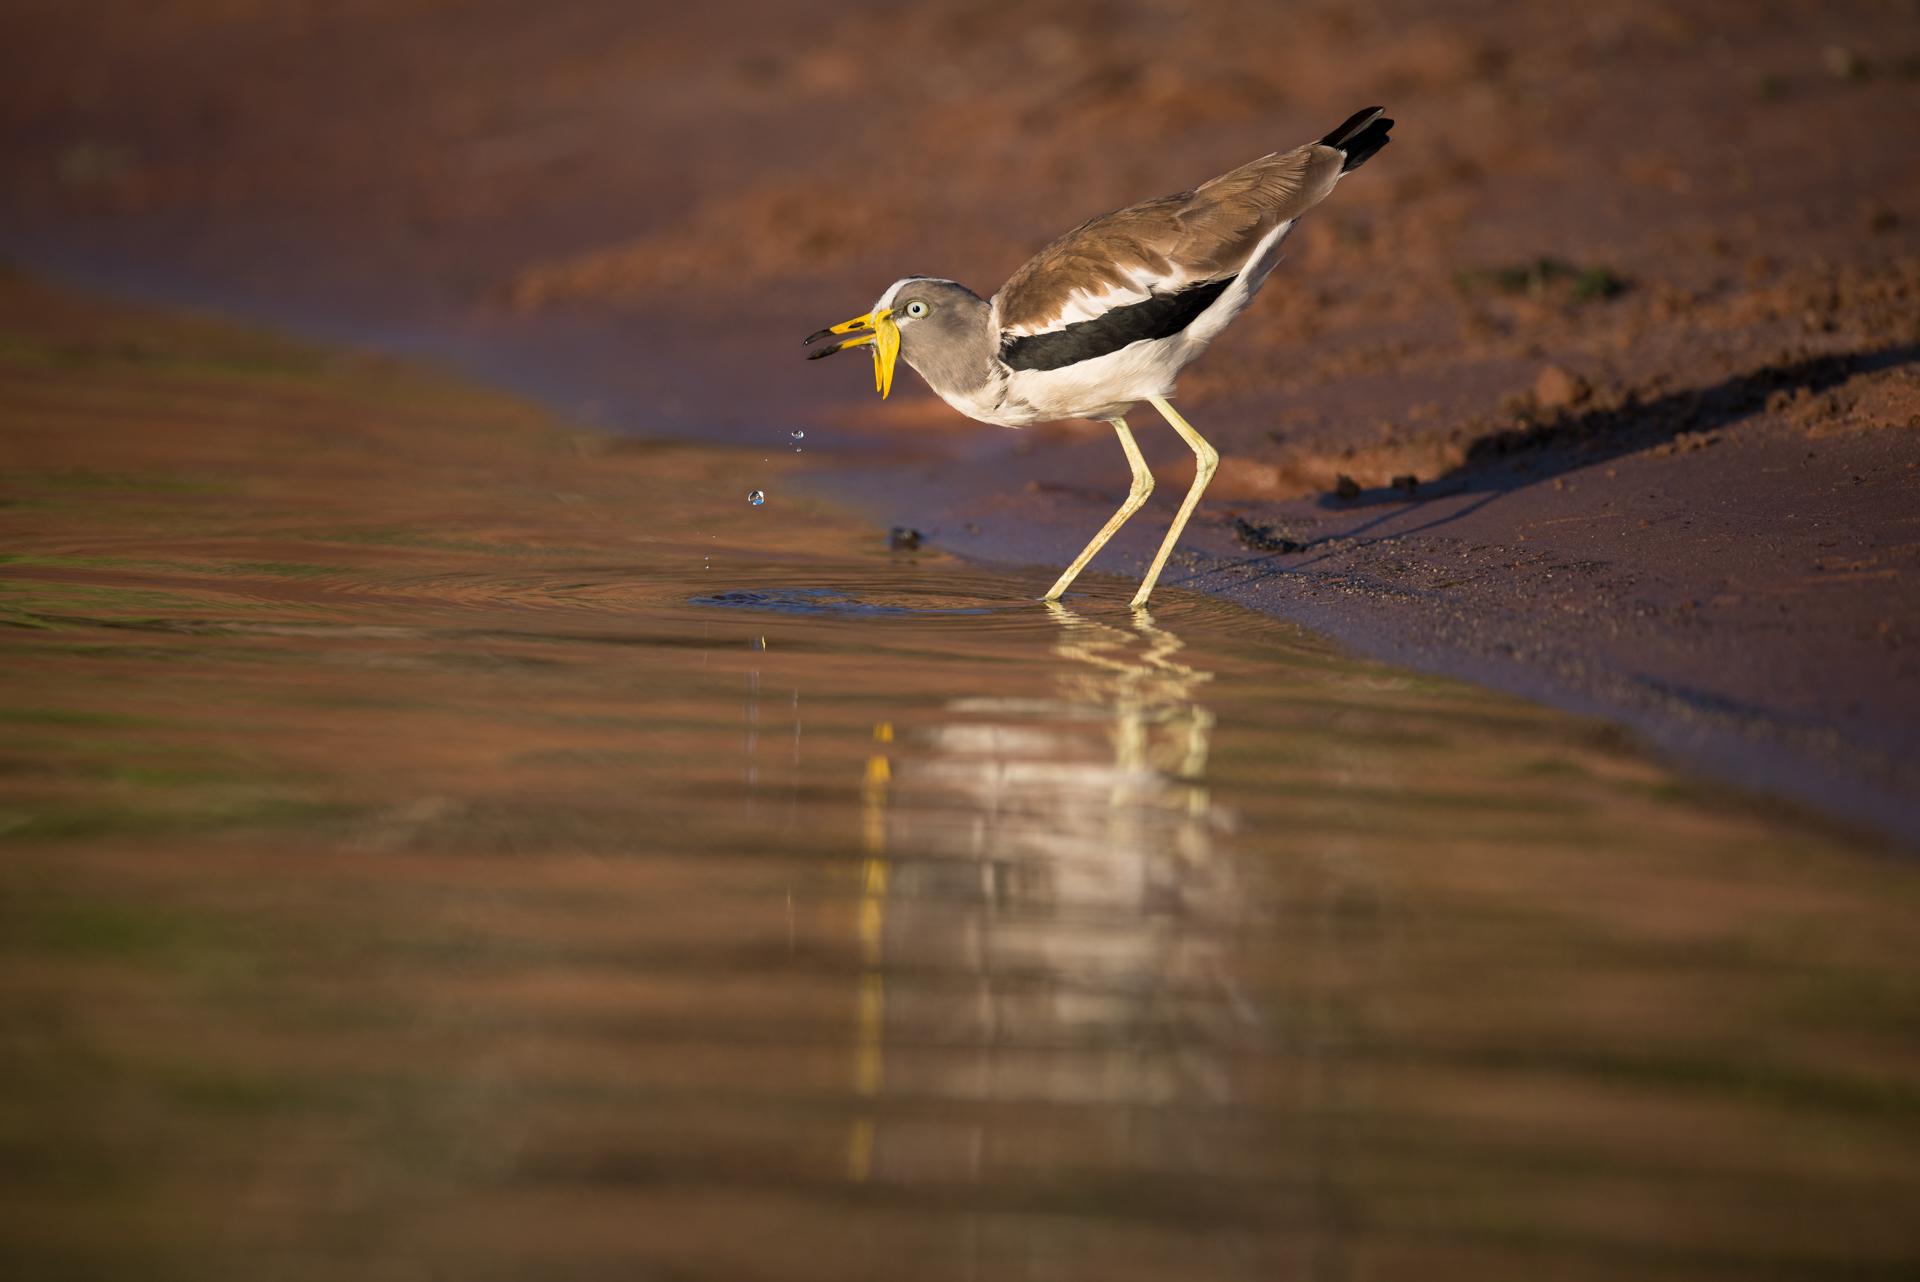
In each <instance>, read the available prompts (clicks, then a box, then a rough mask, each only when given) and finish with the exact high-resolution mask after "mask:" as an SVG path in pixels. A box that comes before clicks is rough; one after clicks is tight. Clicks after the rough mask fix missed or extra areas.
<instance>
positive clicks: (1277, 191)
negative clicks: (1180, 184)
mask: <svg viewBox="0 0 1920 1282" xmlns="http://www.w3.org/2000/svg"><path fill="white" fill-rule="evenodd" d="M1343 160H1344V156H1343V154H1342V153H1341V152H1340V151H1338V150H1336V149H1334V148H1332V147H1329V146H1325V145H1323V144H1321V143H1309V144H1308V145H1306V146H1304V147H1296V148H1294V149H1293V150H1292V151H1289V152H1284V153H1281V152H1276V153H1275V154H1273V155H1270V156H1262V157H1261V158H1260V159H1258V160H1255V161H1252V162H1251V163H1248V164H1245V165H1242V166H1240V168H1238V169H1234V170H1230V171H1229V172H1227V173H1224V174H1221V175H1220V176H1219V177H1218V178H1215V179H1214V180H1213V181H1211V182H1208V183H1203V184H1201V185H1200V186H1199V187H1196V188H1194V189H1193V190H1192V191H1183V192H1180V193H1178V194H1176V195H1172V196H1162V197H1160V198H1159V199H1158V200H1148V201H1143V202H1142V203H1140V204H1138V205H1129V206H1128V207H1127V208H1125V209H1121V210H1116V211H1115V212H1113V213H1111V214H1103V215H1102V216H1101V217H1099V218H1095V219H1093V220H1091V221H1090V222H1085V223H1082V224H1080V226H1078V227H1076V228H1074V229H1073V230H1072V231H1070V232H1068V233H1067V234H1066V235H1064V236H1062V237H1060V239H1058V240H1056V241H1054V242H1053V243H1052V244H1051V245H1048V246H1047V247H1046V248H1045V249H1043V250H1041V251H1040V252H1039V253H1038V254H1035V255H1034V256H1033V258H1032V259H1031V260H1030V261H1029V262H1028V263H1027V265H1026V266H1024V267H1022V268H1021V269H1020V270H1019V271H1017V272H1015V273H1014V274H1013V276H1012V278H1011V279H1010V280H1008V281H1007V283H1006V284H1005V285H1004V286H1002V287H1001V289H1000V293H999V294H998V295H997V296H996V297H995V300H994V301H995V302H996V303H997V304H998V306H999V309H1000V324H1001V327H1002V328H1003V329H1005V330H1008V331H1011V332H1015V333H1028V334H1031V333H1038V332H1041V331H1044V330H1046V329H1049V328H1051V327H1053V326H1054V325H1055V324H1056V323H1057V322H1058V321H1059V320H1060V318H1061V316H1062V315H1063V314H1064V313H1065V312H1066V311H1067V309H1068V307H1069V305H1070V302H1071V300H1073V299H1074V298H1075V297H1076V296H1079V297H1082V298H1092V297H1098V296H1100V295H1102V294H1105V293H1114V294H1116V295H1126V296H1129V297H1131V298H1134V299H1137V298H1138V297H1140V293H1139V281H1140V279H1141V277H1142V276H1146V277H1150V278H1153V279H1154V280H1156V281H1164V282H1165V284H1166V285H1167V287H1168V288H1173V289H1177V288H1180V287H1182V286H1184V285H1187V284H1191V283H1193V282H1196V281H1206V280H1215V279H1219V278H1222V277H1230V276H1234V275H1237V274H1238V273H1239V271H1240V269H1241V268H1242V267H1244V266H1245V265H1246V262H1247V259H1248V257H1249V256H1250V255H1252V253H1253V251H1254V249H1255V247H1256V246H1258V245H1259V243H1260V241H1261V239H1262V238H1263V237H1264V236H1266V234H1267V233H1268V232H1270V231H1272V230H1273V229H1274V228H1275V227H1277V226H1279V225H1280V224H1281V223H1283V222H1286V221H1288V220H1290V219H1294V218H1298V217H1299V216H1300V215H1301V214H1303V213H1305V212H1306V211H1307V210H1309V209H1311V208H1313V206H1314V205H1316V204H1318V203H1319V202H1320V200H1321V199H1322V198H1323V197H1325V196H1326V194H1327V192H1328V191H1330V190H1332V188H1333V184H1334V181H1335V180H1336V179H1337V178H1339V177H1340V167H1341V164H1342V162H1343ZM1115 301H1116V303H1118V302H1121V301H1124V300H1123V299H1121V298H1116V300H1115Z"/></svg>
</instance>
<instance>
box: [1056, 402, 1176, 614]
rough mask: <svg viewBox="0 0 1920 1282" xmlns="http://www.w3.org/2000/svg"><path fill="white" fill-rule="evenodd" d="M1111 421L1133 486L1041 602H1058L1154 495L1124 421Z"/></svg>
mask: <svg viewBox="0 0 1920 1282" xmlns="http://www.w3.org/2000/svg"><path fill="white" fill-rule="evenodd" d="M1111 421H1112V423H1113V430H1114V431H1115V432H1117V433H1118V434H1119V436H1120V448H1121V449H1123V450H1125V451H1126V452H1127V466H1128V467H1130V468H1132V469H1133V484H1132V485H1130V486H1129V487H1128V488H1127V501H1126V502H1124V503H1122V504H1121V505H1120V510H1119V511H1118V512H1115V513H1114V514H1113V516H1112V517H1111V518H1110V519H1109V520H1108V521H1107V523H1106V524H1105V525H1103V526H1101V527H1100V533H1098V534H1096V535H1094V536H1093V542H1091V543H1089V544H1087V546H1086V549H1085V550H1084V551H1082V552H1081V553H1080V555H1079V556H1077V557H1075V558H1074V559H1073V564H1072V565H1070V566H1068V567H1067V568H1066V569H1065V570H1062V571H1061V572H1060V577H1059V578H1057V579H1055V580H1054V582H1053V586H1052V587H1050V588H1048V589H1047V594H1046V596H1044V597H1042V598H1041V600H1043V601H1058V600H1059V599H1060V594H1061V593H1063V592H1065V591H1066V590H1067V585H1068V584H1070V583H1072V582H1073V581H1074V580H1075V579H1077V578H1079V577H1080V571H1082V570H1084V569H1086V568H1087V562H1089V561H1091V560H1093V555H1094V553H1096V552H1098V551H1099V550H1100V549H1101V548H1103V547H1105V546H1106V545H1107V540H1108V539H1110V538H1112V537H1113V536H1114V534H1115V533H1116V532H1117V531H1118V530H1119V529H1120V527H1121V526H1123V525H1125V524H1126V523H1127V518H1128V517H1130V516H1132V515H1133V514H1134V513H1135V512H1138V511H1139V510H1140V505H1141V504H1142V503H1145V502H1146V501H1147V495H1149V494H1151V493H1153V473H1152V472H1150V471H1148V470H1147V461H1146V460H1145V459H1144V458H1141V457H1140V447H1139V446H1138V445H1137V444H1135V443H1134V439H1133V433H1132V432H1131V431H1129V430H1128V428H1127V420H1125V419H1124V418H1116V419H1113V420H1111Z"/></svg>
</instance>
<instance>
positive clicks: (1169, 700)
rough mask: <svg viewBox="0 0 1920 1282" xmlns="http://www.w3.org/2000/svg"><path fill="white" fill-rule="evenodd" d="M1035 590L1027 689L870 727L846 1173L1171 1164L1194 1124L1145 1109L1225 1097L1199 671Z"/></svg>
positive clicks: (1136, 623)
mask: <svg viewBox="0 0 1920 1282" xmlns="http://www.w3.org/2000/svg"><path fill="white" fill-rule="evenodd" d="M1050 609H1051V610H1052V614H1053V618H1054V621H1055V622H1056V623H1057V625H1058V628H1059V634H1058V638H1057V640H1055V641H1054V643H1053V644H1052V646H1051V653H1052V655H1053V656H1054V657H1055V658H1056V659H1057V661H1058V670H1057V672H1055V673H1054V674H1053V676H1052V686H1053V689H1052V692H1051V693H1049V694H1046V695H1043V696H1030V697H1026V698H1004V697H997V696H980V697H969V696H965V695H961V696H959V697H956V698H954V699H952V700H950V701H949V702H948V703H947V704H946V706H945V709H944V714H945V715H944V717H943V718H942V719H940V720H938V721H937V722H936V723H935V724H930V725H918V726H907V725H894V724H891V723H885V724H882V725H880V726H878V727H876V729H875V743H874V745H873V752H872V756H871V757H870V759H869V761H868V764H867V771H866V781H865V793H864V802H865V824H866V830H865V842H866V847H867V849H866V858H865V862H864V869H863V874H862V890H861V897H860V902H859V907H858V923H859V924H858V931H859V937H860V948H861V953H862V963H863V973H862V981H861V986H860V991H859V995H858V1016H857V1029H858V1032H857V1047H856V1054H855V1068H854V1074H853V1084H854V1088H855V1092H856V1094H858V1095H859V1096H861V1097H862V1098H864V1099H868V1100H870V1101H872V1105H871V1107H866V1106H863V1107H862V1109H861V1111H860V1115H859V1117H858V1118H857V1120H856V1121H855V1122H854V1124H853V1128H852V1134H851V1139H850V1145H849V1158H848V1169H849V1174H850V1176H851V1177H852V1178H853V1179H855V1180H858V1181H869V1180H871V1181H894V1182H902V1183H920V1182H926V1181H935V1182H945V1181H960V1182H980V1181H987V1180H995V1181H1001V1182H1005V1181H1006V1180H1007V1179H1008V1177H1009V1176H1011V1177H1012V1182H1013V1183H1015V1184H1019V1183H1024V1182H1025V1179H1031V1178H1033V1177H1034V1176H1035V1174H1036V1173H1046V1174H1047V1175H1048V1177H1049V1178H1051V1176H1052V1175H1053V1174H1057V1173H1058V1172H1061V1171H1075V1172H1079V1173H1081V1174H1083V1175H1090V1176H1093V1177H1094V1179H1095V1181H1096V1183H1097V1182H1098V1181H1099V1180H1100V1179H1102V1178H1105V1179H1109V1180H1110V1179H1111V1178H1112V1175H1113V1173H1114V1172H1116V1171H1126V1170H1133V1169H1138V1168H1140V1167H1141V1166H1143V1165H1145V1166H1151V1167H1154V1168H1157V1169H1169V1168H1171V1169H1191V1168H1192V1167H1193V1165H1194V1160H1195V1159H1197V1158H1198V1157H1199V1154H1197V1153H1194V1152H1188V1153H1185V1154H1182V1153H1179V1152H1169V1151H1167V1150H1166V1147H1165V1146H1166V1145H1167V1144H1169V1143H1172V1144H1173V1145H1174V1146H1175V1147H1176V1148H1178V1147H1181V1146H1183V1145H1190V1144H1192V1143H1194V1142H1196V1137H1194V1136H1192V1135H1191V1134H1190V1133H1189V1132H1187V1131H1185V1130H1183V1129H1182V1128H1178V1127H1168V1126H1155V1125H1152V1124H1150V1122H1149V1121H1148V1120H1147V1119H1151V1118H1153V1117H1156V1116H1163V1115H1165V1113H1166V1111H1167V1110H1169V1109H1173V1110H1179V1109H1181V1108H1182V1107H1187V1108H1191V1107H1201V1108H1204V1109H1208V1110H1213V1109H1217V1107H1218V1106H1219V1105H1222V1104H1226V1103H1229V1102H1231V1100H1232V1098H1233V1095H1234V1087H1233V1084H1232V1081H1231V1074H1230V1071H1229V1068H1228V1059H1229V1056H1230V1052H1231V1051H1232V1050H1233V1048H1234V1047H1236V1046H1239V1045H1242V1044H1244V1042H1245V1040H1246V1039H1247V1038H1248V1037H1249V1036H1251V1035H1252V1034H1253V1032H1254V1031H1255V1029H1256V1027H1257V1025H1258V1022H1259V1021H1258V1016H1257V1014H1256V1011H1255V1009H1254V1006H1253V1004H1252V1003H1251V1002H1249V1001H1248V1000H1247V999H1246V998H1245V997H1244V996H1242V994H1241V993H1240V990H1239V987H1238V985H1237V984H1236V981H1235V976H1234V966H1233V959H1232V957H1231V956H1230V955H1229V949H1230V941H1231V939H1232V937H1233V933H1234V926H1235V921H1236V914H1237V913H1238V912H1239V910H1240V896H1239V895H1238V893H1237V890H1236V884H1235V870H1234V867H1233V865H1232V863H1231V862H1230V860H1228V859H1226V858H1224V857H1223V854H1222V851H1221V842H1220V840H1219V833H1218V830H1219V827H1220V825H1221V821H1222V816H1220V815H1219V814H1217V813H1216V812H1215V810H1214V808H1213V806H1212V805H1211V803H1210V801H1209V797H1208V789H1207V777H1206V774H1207V756H1208V750H1209V745H1210V738H1211V734H1212V730H1213V726H1214V716H1213V714H1212V713H1211V712H1210V711H1209V710H1208V709H1207V708H1206V706H1205V705H1204V704H1202V703H1201V702H1200V698H1201V695H1202V694H1203V693H1204V692H1205V691H1206V689H1207V687H1208V683H1209V681H1210V680H1211V679H1212V674H1210V673H1208V672H1204V671H1200V670H1198V669H1196V668H1194V667H1193V666H1191V665H1189V664H1187V663H1185V662H1183V661H1182V659H1181V653H1182V649H1183V647H1182V644H1181V642H1180V640H1179V638H1178V637H1176V636H1175V635H1173V634H1172V633H1171V632H1169V631H1167V630H1165V629H1163V628H1160V627H1156V626H1155V625H1154V624H1153V622H1152V621H1151V619H1150V617H1149V616H1147V615H1145V614H1144V613H1142V614H1139V615H1136V616H1135V618H1134V620H1133V621H1132V623H1131V625H1130V626H1114V625H1111V624H1107V623H1102V622H1098V621H1094V620H1090V619H1086V618H1083V617H1081V616H1079V615H1077V614H1075V613H1074V612H1072V611H1070V610H1067V609H1065V608H1062V607H1060V606H1057V605H1055V606H1051V607H1050ZM1101 1172H1105V1175H1104V1176H1102V1175H1101V1174H1100V1173H1101ZM1023 1174H1024V1176H1025V1179H1022V1178H1021V1177H1022V1175H1023Z"/></svg>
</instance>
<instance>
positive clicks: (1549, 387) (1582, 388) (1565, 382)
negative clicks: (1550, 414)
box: [1533, 365, 1593, 410]
mask: <svg viewBox="0 0 1920 1282" xmlns="http://www.w3.org/2000/svg"><path fill="white" fill-rule="evenodd" d="M1592 394H1593V388H1592V387H1590V386H1589V385H1588V384H1587V380H1586V379H1584V378H1581V377H1580V376H1579V375H1578V374H1573V373H1569V372H1568V371H1567V370H1564V369H1562V368H1561V367H1560V366H1558V365H1549V366H1547V367H1546V368H1545V369H1542V370H1541V371H1540V376H1539V377H1538V378H1536V379H1534V380H1533V402H1534V404H1535V405H1538V406H1539V407H1540V408H1541V409H1543V410H1561V409H1566V408H1568V407H1569V406H1573V405H1578V404H1580V403H1581V402H1582V401H1584V400H1586V399H1587V397H1589V396H1591V395H1592Z"/></svg>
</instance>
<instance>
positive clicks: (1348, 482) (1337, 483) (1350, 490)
mask: <svg viewBox="0 0 1920 1282" xmlns="http://www.w3.org/2000/svg"><path fill="white" fill-rule="evenodd" d="M1333 492H1334V493H1335V494H1336V495H1338V496H1339V497H1340V498H1343V499H1357V498H1359V497H1360V483H1359V482H1358V481H1356V480H1354V479H1353V478H1352V477H1351V476H1348V475H1347V474H1346V473H1345V472H1342V473H1341V474H1340V475H1339V476H1338V477H1337V478H1335V480H1334V482H1333Z"/></svg>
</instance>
